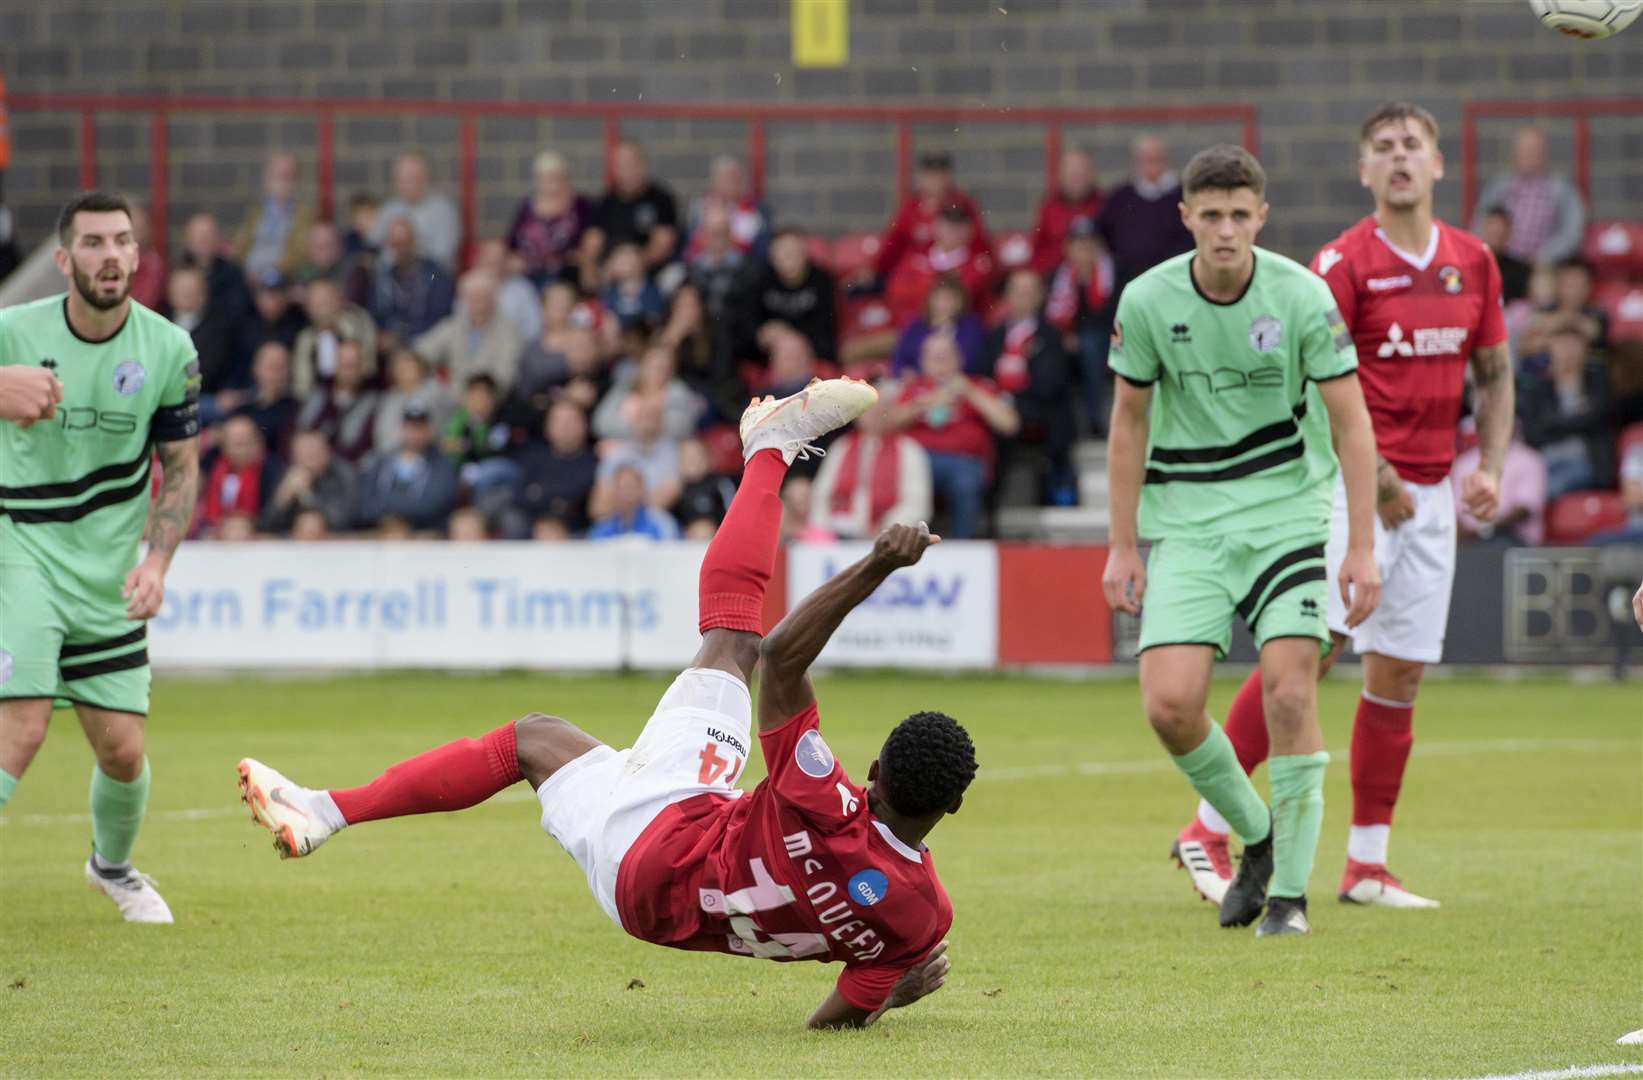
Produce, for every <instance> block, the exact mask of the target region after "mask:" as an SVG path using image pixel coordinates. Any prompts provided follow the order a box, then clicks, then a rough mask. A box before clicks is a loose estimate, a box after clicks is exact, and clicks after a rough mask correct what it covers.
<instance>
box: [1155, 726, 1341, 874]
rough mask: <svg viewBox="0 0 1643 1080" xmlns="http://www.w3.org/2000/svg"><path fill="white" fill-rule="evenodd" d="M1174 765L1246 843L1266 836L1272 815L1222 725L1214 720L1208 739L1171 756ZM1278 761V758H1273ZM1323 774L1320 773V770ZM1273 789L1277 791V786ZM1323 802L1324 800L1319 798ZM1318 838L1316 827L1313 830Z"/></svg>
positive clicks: (1252, 842)
mask: <svg viewBox="0 0 1643 1080" xmlns="http://www.w3.org/2000/svg"><path fill="white" fill-rule="evenodd" d="M1170 760H1171V761H1173V762H1175V767H1176V768H1177V769H1180V770H1181V771H1182V772H1183V773H1185V774H1186V777H1187V782H1188V783H1190V784H1191V785H1192V786H1193V789H1194V790H1195V791H1197V792H1198V794H1200V795H1202V796H1203V797H1204V799H1205V800H1206V801H1207V802H1208V803H1209V804H1210V805H1211V806H1213V807H1215V809H1216V810H1217V811H1218V812H1219V813H1220V815H1221V816H1222V817H1224V818H1226V819H1227V822H1228V824H1230V825H1231V826H1232V828H1233V831H1234V832H1236V833H1237V834H1238V835H1239V836H1240V837H1242V838H1243V840H1244V843H1246V844H1257V843H1260V842H1261V841H1262V840H1265V839H1266V838H1267V833H1268V831H1269V830H1270V828H1271V818H1270V817H1269V816H1268V814H1267V809H1266V803H1263V802H1262V801H1261V796H1260V795H1259V794H1258V793H1257V792H1256V790H1255V785H1254V784H1252V783H1250V782H1249V777H1248V776H1247V775H1246V774H1245V773H1244V767H1243V766H1242V765H1239V764H1238V755H1237V753H1236V752H1234V751H1233V749H1232V741H1231V740H1230V739H1228V738H1227V734H1226V732H1224V731H1222V730H1221V725H1220V724H1217V723H1216V722H1215V721H1213V720H1211V721H1210V724H1209V738H1207V739H1205V740H1204V741H1203V742H1201V743H1199V744H1198V747H1197V749H1195V750H1191V751H1189V752H1187V753H1185V754H1182V755H1181V756H1180V757H1175V756H1173V755H1172V756H1171V758H1170ZM1273 760H1274V761H1276V760H1277V759H1276V758H1275V759H1273ZM1320 775H1322V774H1321V772H1320ZM1273 791H1274V792H1275V793H1276V791H1277V788H1276V787H1274V788H1273ZM1319 805H1320V806H1321V805H1322V800H1321V799H1320V800H1319ZM1313 835H1314V838H1316V830H1314V834H1313Z"/></svg>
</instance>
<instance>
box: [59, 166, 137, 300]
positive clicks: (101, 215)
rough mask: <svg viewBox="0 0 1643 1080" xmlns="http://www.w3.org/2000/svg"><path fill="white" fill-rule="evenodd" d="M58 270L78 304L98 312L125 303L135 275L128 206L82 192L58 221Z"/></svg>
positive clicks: (106, 196)
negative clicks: (70, 286) (69, 284)
mask: <svg viewBox="0 0 1643 1080" xmlns="http://www.w3.org/2000/svg"><path fill="white" fill-rule="evenodd" d="M57 244H58V248H57V254H56V261H57V269H58V271H60V272H61V273H62V275H63V276H64V277H65V278H67V279H68V280H69V281H70V282H72V283H73V285H74V291H75V292H76V293H78V294H79V296H80V299H82V300H84V301H85V302H86V303H87V304H89V305H91V306H92V307H94V308H96V309H98V310H99V311H109V310H111V309H113V308H117V307H119V306H120V305H121V304H123V303H125V299H126V297H127V295H129V294H130V292H131V275H132V273H133V272H135V271H136V269H137V232H136V230H135V229H134V228H133V227H132V224H131V205H130V204H129V203H127V202H126V201H125V200H124V199H123V198H121V197H120V196H118V195H111V194H109V193H108V192H106V191H86V192H82V193H81V194H79V195H76V196H75V197H74V198H73V199H71V200H69V204H68V205H67V206H65V207H63V212H62V213H61V214H58V215H57Z"/></svg>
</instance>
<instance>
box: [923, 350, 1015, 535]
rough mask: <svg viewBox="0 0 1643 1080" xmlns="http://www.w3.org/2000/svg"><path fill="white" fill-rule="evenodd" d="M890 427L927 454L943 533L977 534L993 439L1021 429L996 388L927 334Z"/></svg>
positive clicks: (1013, 412) (991, 461)
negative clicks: (941, 508)
mask: <svg viewBox="0 0 1643 1080" xmlns="http://www.w3.org/2000/svg"><path fill="white" fill-rule="evenodd" d="M890 427H891V428H892V429H896V430H903V431H906V432H907V434H908V435H911V436H912V437H913V440H914V441H915V442H917V443H918V444H919V445H920V446H922V447H924V449H925V451H926V452H927V453H928V454H929V455H930V477H931V480H932V481H933V485H934V487H935V490H936V494H937V495H938V496H939V497H940V498H941V501H942V503H943V505H945V506H946V508H947V516H948V525H947V528H946V529H945V530H943V532H942V535H944V536H947V537H950V538H952V539H954V540H966V539H969V538H971V537H973V536H976V535H977V534H978V533H979V532H980V528H981V503H982V495H983V493H984V492H985V491H986V489H987V485H988V483H989V482H990V480H991V476H992V467H993V456H994V448H993V437H994V435H1005V436H1009V435H1014V434H1015V433H1016V432H1017V431H1018V430H1020V427H1021V418H1020V416H1019V415H1018V414H1017V413H1016V411H1015V408H1014V407H1013V406H1012V405H1011V404H1010V402H1009V401H1008V400H1007V399H1006V398H1005V397H1004V396H1003V395H1001V394H1000V393H999V391H998V387H997V385H996V384H995V383H994V382H993V381H992V380H991V379H987V378H978V379H972V378H970V377H969V376H967V375H965V374H964V371H963V369H962V361H961V359H960V357H959V352H958V346H957V345H955V344H954V343H953V339H952V338H951V337H950V336H949V335H947V334H931V335H930V336H929V337H928V338H926V339H925V342H924V349H923V351H922V353H921V355H920V357H919V374H918V375H917V376H915V377H914V378H912V379H909V380H907V382H906V383H905V384H904V385H903V386H902V388H901V393H900V395H898V397H897V399H896V405H895V408H893V409H892V410H891V411H890Z"/></svg>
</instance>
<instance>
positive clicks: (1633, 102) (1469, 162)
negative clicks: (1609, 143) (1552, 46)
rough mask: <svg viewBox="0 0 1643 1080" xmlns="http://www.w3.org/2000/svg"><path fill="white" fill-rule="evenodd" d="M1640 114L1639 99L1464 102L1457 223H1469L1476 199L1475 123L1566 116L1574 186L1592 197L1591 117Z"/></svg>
mask: <svg viewBox="0 0 1643 1080" xmlns="http://www.w3.org/2000/svg"><path fill="white" fill-rule="evenodd" d="M1638 115H1643V98H1593V99H1590V100H1582V99H1580V98H1556V99H1549V100H1546V101H1527V100H1519V101H1510V100H1497V101H1468V102H1466V103H1465V104H1464V105H1463V106H1461V121H1460V124H1461V127H1460V184H1461V222H1462V223H1463V224H1464V223H1465V222H1469V221H1471V220H1472V212H1473V211H1474V210H1476V209H1477V198H1478V121H1480V120H1486V119H1491V120H1499V119H1516V120H1529V119H1535V118H1539V117H1545V116H1556V117H1566V118H1568V119H1569V120H1570V121H1572V122H1573V125H1574V159H1575V160H1574V165H1575V186H1576V187H1577V188H1579V189H1580V194H1581V196H1582V197H1583V198H1585V199H1586V200H1587V201H1588V202H1589V201H1590V200H1591V197H1592V124H1591V118H1592V117H1594V116H1638Z"/></svg>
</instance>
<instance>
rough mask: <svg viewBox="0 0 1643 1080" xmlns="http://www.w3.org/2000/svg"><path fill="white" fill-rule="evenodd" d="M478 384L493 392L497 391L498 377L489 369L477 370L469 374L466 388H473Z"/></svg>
mask: <svg viewBox="0 0 1643 1080" xmlns="http://www.w3.org/2000/svg"><path fill="white" fill-rule="evenodd" d="M476 386H483V387H484V388H485V389H487V390H489V391H490V392H491V393H493V394H494V393H496V379H495V378H493V377H492V376H491V373H490V372H488V371H476V372H474V373H473V374H472V375H469V376H468V382H467V387H466V388H467V389H469V390H472V389H473V388H474V387H476Z"/></svg>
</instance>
